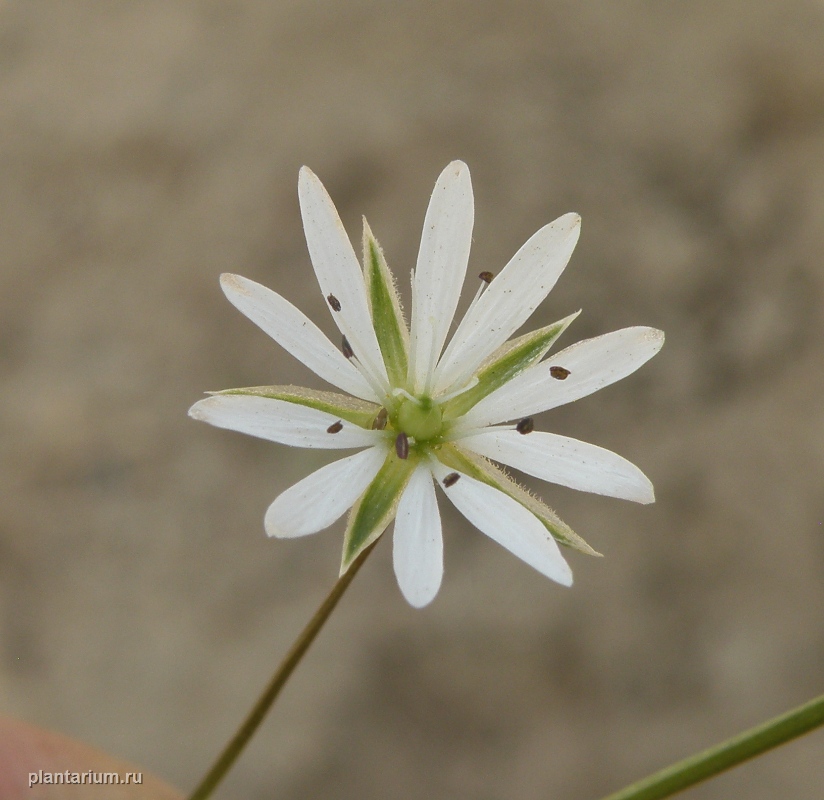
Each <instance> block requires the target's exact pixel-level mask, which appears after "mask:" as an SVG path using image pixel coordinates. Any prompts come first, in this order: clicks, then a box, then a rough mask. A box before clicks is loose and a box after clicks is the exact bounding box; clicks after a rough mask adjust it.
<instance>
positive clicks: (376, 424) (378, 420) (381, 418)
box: [372, 408, 389, 431]
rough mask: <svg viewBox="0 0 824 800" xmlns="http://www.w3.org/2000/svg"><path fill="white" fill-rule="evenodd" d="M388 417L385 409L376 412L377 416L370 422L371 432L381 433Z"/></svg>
mask: <svg viewBox="0 0 824 800" xmlns="http://www.w3.org/2000/svg"><path fill="white" fill-rule="evenodd" d="M388 416H389V412H387V410H386V409H385V408H382V409H381V410H380V411H378V416H377V417H375V419H373V420H372V430H373V431H382V430H383V429H384V428H385V427H386V418H387V417H388Z"/></svg>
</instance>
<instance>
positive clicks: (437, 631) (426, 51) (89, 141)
mask: <svg viewBox="0 0 824 800" xmlns="http://www.w3.org/2000/svg"><path fill="white" fill-rule="evenodd" d="M0 137H1V138H0V159H2V172H0V175H1V176H2V179H0V241H2V272H0V280H1V281H2V283H1V284H0V370H2V402H0V436H2V450H0V497H1V498H2V503H1V504H0V579H1V580H2V583H1V584H0V587H1V589H2V591H1V592H0V603H1V605H0V703H1V705H0V711H2V712H4V713H9V714H14V715H18V716H21V717H24V718H26V719H28V720H30V721H32V722H35V723H38V724H41V725H45V726H50V727H56V728H59V729H62V730H63V731H65V732H67V733H69V734H71V735H74V736H78V737H82V738H84V739H86V740H88V741H90V742H92V743H94V744H95V745H97V746H99V747H102V748H105V749H108V750H110V751H112V752H114V753H116V754H118V755H120V756H123V757H126V758H129V759H132V760H134V761H137V762H138V763H140V764H142V765H143V766H144V767H145V768H147V769H152V770H154V771H156V772H158V773H159V774H161V775H162V776H164V777H165V778H166V779H168V780H169V781H171V782H173V783H175V784H177V785H178V786H180V787H181V788H183V789H188V788H191V787H192V786H193V784H194V782H195V781H196V779H197V778H198V777H199V776H200V774H201V773H202V771H203V770H204V769H205V767H206V765H207V764H208V763H209V762H210V760H211V759H212V757H213V756H214V755H215V753H216V751H217V749H218V748H219V747H220V746H221V745H222V744H223V743H224V741H225V740H226V738H227V737H228V735H229V733H230V732H231V731H232V730H234V727H235V726H236V724H237V723H238V722H239V720H240V718H241V717H242V715H243V714H244V713H245V712H246V710H247V708H248V706H249V705H250V704H251V702H252V700H253V698H254V697H255V696H256V695H257V693H258V691H259V689H260V688H261V686H262V685H263V683H264V682H265V681H266V680H267V678H268V676H269V674H270V673H271V671H272V669H273V667H274V665H275V664H276V663H277V661H278V660H279V658H280V657H281V655H282V654H283V652H284V650H285V649H286V647H287V646H288V644H289V642H290V641H291V640H292V638H293V637H294V635H295V634H296V632H297V631H298V629H299V628H300V626H301V625H302V624H303V623H304V621H305V620H306V619H307V618H308V616H309V615H310V613H311V612H312V611H313V610H314V608H315V606H316V605H317V603H318V602H319V601H320V599H321V597H322V596H323V595H324V594H325V592H326V591H327V589H328V587H329V586H330V585H331V583H332V582H333V581H334V579H335V576H336V570H337V566H338V563H339V557H340V546H341V530H342V525H338V526H335V528H334V529H332V530H329V531H327V532H325V533H323V534H320V535H318V536H316V537H313V538H311V539H308V540H303V541H296V542H273V541H268V540H267V539H266V538H265V536H264V534H263V526H262V519H263V513H264V511H265V509H266V507H267V505H268V503H269V502H270V501H271V500H272V499H273V498H274V497H275V496H276V495H277V494H278V492H280V491H282V490H283V489H284V488H285V487H287V486H288V485H289V484H291V483H292V482H294V481H295V480H297V479H298V478H299V477H301V476H303V475H305V474H306V473H307V472H308V471H309V470H310V469H312V468H315V467H317V466H319V465H320V464H321V463H324V460H325V456H324V455H323V454H319V453H296V452H295V451H290V450H287V449H286V448H281V447H279V446H276V445H271V444H267V443H264V442H258V441H255V440H252V439H249V438H245V437H243V436H241V435H238V434H231V433H227V432H223V431H218V430H216V429H212V428H209V427H207V426H205V425H199V424H197V423H195V422H192V421H190V420H189V419H187V417H186V410H187V408H188V407H189V405H190V404H191V403H192V402H194V401H195V400H197V399H198V398H199V397H200V396H201V394H202V392H203V391H205V390H207V389H220V388H226V387H231V386H239V385H240V386H243V385H256V384H263V383H267V382H271V383H287V382H298V383H310V384H311V385H314V386H318V387H320V386H321V383H320V380H319V379H317V378H314V376H312V375H311V374H310V373H308V371H307V370H305V369H304V368H303V367H302V366H301V365H300V364H298V363H297V362H295V361H294V360H292V359H291V358H290V357H289V356H288V355H286V354H285V353H283V352H282V351H281V350H280V349H279V348H278V347H277V345H275V344H274V343H273V342H271V341H270V340H268V339H267V338H266V336H265V335H264V334H262V333H261V332H259V331H258V330H257V329H256V328H255V327H254V326H253V325H252V324H251V323H249V322H248V321H246V320H245V319H244V318H243V317H241V315H240V314H238V313H237V312H236V311H235V310H234V309H233V308H232V307H231V306H230V305H229V303H228V302H226V301H225V299H224V298H223V296H222V294H221V293H220V290H219V287H218V282H217V278H218V274H219V273H220V272H222V271H234V272H239V273H241V274H243V275H246V276H249V277H251V278H254V279H256V280H259V281H261V282H263V283H265V284H268V285H270V286H272V287H273V288H275V289H277V290H278V291H280V292H282V293H283V294H285V295H286V296H287V297H289V298H290V299H291V300H293V301H294V302H295V303H296V304H297V305H299V306H300V307H301V308H302V309H303V310H304V311H305V312H307V313H308V314H309V315H310V316H311V317H313V318H314V319H316V320H319V321H321V324H322V325H324V326H325V328H326V329H327V330H328V331H330V332H331V329H332V326H331V324H330V321H329V317H328V313H327V310H326V309H325V304H324V302H323V300H322V298H321V297H320V293H319V292H318V290H317V286H316V284H315V281H314V276H313V274H312V273H311V270H310V267H309V261H308V256H307V253H306V247H305V242H304V240H303V233H302V229H301V225H300V218H299V213H298V205H297V196H296V186H297V172H298V168H299V167H300V165H301V164H304V163H306V164H309V165H310V166H311V167H312V168H313V169H314V170H315V171H316V172H317V174H318V175H319V176H320V177H321V178H322V180H323V181H324V182H325V183H326V186H327V187H328V189H329V190H330V192H331V194H332V196H333V197H334V199H335V201H336V203H337V205H338V208H339V210H340V212H341V215H342V217H343V219H344V222H345V223H346V225H347V227H348V229H349V231H350V234H351V235H352V237H353V239H354V240H355V241H356V242H359V239H360V215H361V214H366V215H367V217H368V218H369V221H370V223H371V226H372V228H373V230H374V231H375V232H376V235H377V236H378V238H379V239H380V241H381V243H382V245H383V246H384V248H385V250H386V253H387V257H388V259H389V262H390V265H392V266H393V267H394V269H395V270H396V272H397V273H398V274H399V276H400V278H401V283H402V285H403V286H404V287H406V286H407V277H406V276H407V275H408V273H409V269H410V268H411V267H412V265H413V264H414V259H415V255H416V253H417V245H418V239H419V235H420V228H421V224H422V221H423V214H424V211H425V208H426V204H427V201H428V197H429V193H430V192H431V189H432V186H433V184H434V181H435V179H436V177H437V175H438V173H439V171H440V170H441V169H442V167H443V166H444V165H445V164H446V163H447V162H448V161H449V160H451V159H453V158H462V159H464V160H465V161H467V162H468V164H469V165H470V168H471V170H472V176H473V182H474V186H475V195H476V209H477V211H476V227H475V243H474V249H473V254H472V260H471V264H470V267H471V270H474V272H476V273H477V272H479V271H481V270H486V269H491V270H493V271H494V270H498V269H500V268H501V267H502V266H503V264H504V263H505V262H506V260H507V259H508V258H509V256H510V255H512V253H514V252H515V250H516V249H517V248H518V247H519V246H520V245H521V244H522V243H523V241H525V239H526V238H527V237H528V236H529V235H530V234H532V233H533V232H534V231H535V230H537V228H539V227H540V226H541V225H543V224H544V223H546V222H548V221H549V220H551V219H553V218H554V217H556V216H558V215H560V214H562V213H564V212H566V211H570V210H575V211H578V212H580V213H581V214H582V216H583V220H584V222H583V235H582V238H581V243H580V245H579V247H578V249H577V251H576V253H575V255H574V257H573V259H572V262H571V265H570V267H569V269H568V271H567V272H566V273H565V275H564V276H563V278H562V279H561V281H560V282H559V285H558V286H557V288H556V290H555V291H554V292H553V293H552V294H551V296H550V298H549V299H548V301H547V302H546V303H545V304H544V305H543V306H542V307H541V309H540V310H539V312H538V313H537V314H536V317H535V318H534V319H533V325H532V327H535V326H537V325H539V324H546V323H547V322H549V321H552V320H554V319H558V318H560V317H562V316H564V315H566V314H568V313H570V312H572V311H575V310H577V309H578V308H581V307H583V309H584V313H583V314H582V315H581V317H580V318H579V320H578V321H577V322H576V323H575V324H574V326H573V327H572V329H571V330H570V331H569V332H567V334H566V335H565V337H564V344H565V345H566V344H570V343H571V342H573V341H575V340H577V339H580V338H585V337H587V336H592V335H596V334H599V333H603V332H606V331H609V330H613V329H616V328H620V327H623V326H627V325H636V324H644V325H652V326H656V327H659V328H663V329H665V330H666V332H667V345H666V347H665V349H664V350H663V352H662V353H661V355H659V356H658V357H657V358H656V359H655V360H653V361H652V362H650V364H648V365H647V366H646V367H645V368H644V369H643V370H641V371H640V372H639V373H637V374H636V375H635V376H634V377H633V378H631V379H629V380H627V381H624V382H623V383H621V384H618V385H616V386H614V387H612V388H610V389H608V390H606V391H604V392H602V393H599V394H597V395H594V396H592V397H590V398H588V399H586V400H582V401H581V402H579V403H577V404H574V405H573V406H570V407H566V408H562V409H558V410H557V411H555V412H550V413H548V414H546V415H544V419H542V420H540V422H541V426H542V427H544V428H547V429H550V430H554V431H557V432H560V433H565V434H568V435H572V436H576V437H578V438H581V439H585V440H588V441H593V442H595V443H597V444H600V445H602V446H606V447H610V448H612V449H614V450H616V451H617V452H619V453H621V454H623V455H624V456H626V457H627V458H629V459H631V460H632V461H634V462H636V463H637V464H638V465H640V466H641V467H642V468H643V469H644V470H645V471H646V472H647V473H648V474H649V475H650V477H651V478H652V479H653V481H654V483H655V486H656V490H657V496H658V502H657V504H656V505H655V506H651V507H646V508H645V507H640V506H634V505H632V504H628V503H623V502H620V501H617V500H609V499H605V498H598V497H593V496H589V495H581V494H576V493H575V492H572V491H568V490H563V489H559V488H555V487H546V486H545V487H543V488H542V490H541V491H542V495H543V497H544V498H545V499H546V500H547V501H548V502H549V503H550V504H551V505H553V506H554V507H555V508H557V509H558V511H559V512H560V513H561V515H562V516H563V517H564V518H565V519H566V520H567V521H568V522H570V524H572V526H573V527H574V528H576V529H577V530H578V531H580V532H581V533H582V534H583V535H584V536H585V537H586V538H587V539H589V541H590V542H591V543H592V544H593V545H594V546H595V547H597V548H598V549H600V550H601V551H603V552H604V553H605V555H606V557H605V558H604V559H601V560H596V559H588V558H586V557H583V556H577V555H576V554H573V555H572V556H571V563H572V566H573V568H574V570H575V575H576V585H575V587H574V588H573V589H572V590H564V589H561V588H560V587H557V586H555V585H553V584H551V583H550V582H549V581H547V580H545V579H543V578H542V577H540V576H539V575H538V574H537V573H534V572H533V571H531V570H530V569H529V568H528V567H526V566H525V565H523V564H522V563H521V562H519V561H517V560H516V559H515V558H514V557H512V556H510V555H509V554H508V553H507V552H506V551H504V550H503V549H501V548H499V547H498V546H497V545H495V544H493V543H492V542H490V541H488V540H487V539H485V537H483V536H482V535H481V534H479V533H477V532H475V531H472V530H470V529H468V528H467V527H466V526H464V525H463V524H462V523H461V521H460V520H459V519H458V518H457V517H456V515H455V514H454V513H452V512H451V510H447V511H446V517H447V519H446V529H447V541H446V576H445V581H444V586H443V589H442V591H441V593H440V595H439V597H438V598H437V600H436V601H435V602H434V603H433V604H432V606H430V607H429V608H427V609H426V610H425V611H423V612H417V611H414V610H412V609H410V608H409V607H408V606H407V605H406V604H405V603H404V601H403V599H402V598H401V595H400V593H399V591H398V590H397V587H396V585H395V581H394V576H393V574H392V570H391V563H390V555H391V547H390V546H389V542H388V540H387V541H385V542H383V543H382V544H381V546H379V548H378V550H377V551H376V553H375V555H374V556H373V558H372V559H371V560H370V561H369V562H368V563H367V565H366V567H365V569H364V570H363V572H362V573H361V574H360V575H359V576H358V578H357V580H356V582H355V584H354V585H353V587H352V589H351V591H350V593H349V594H348V595H347V597H346V598H345V600H344V602H343V604H342V607H341V609H340V610H339V612H338V613H337V614H336V615H335V617H333V621H332V623H331V625H330V626H329V628H328V629H327V630H326V631H325V632H324V633H323V635H322V637H321V639H320V640H319V642H318V643H317V645H316V647H315V649H314V650H313V651H312V652H311V654H310V657H309V658H308V660H307V662H306V663H305V664H304V666H303V667H302V668H301V670H300V671H299V672H298V674H297V677H296V679H295V680H294V681H293V682H292V684H291V685H290V686H289V688H288V690H287V691H286V693H285V695H284V697H283V699H282V702H281V703H280V704H279V706H278V707H277V708H276V709H275V712H274V713H273V715H272V716H271V717H270V718H269V720H268V721H267V723H266V724H265V726H264V728H263V730H262V731H261V733H260V735H259V736H258V737H257V739H256V740H255V743H254V745H253V746H252V748H251V749H250V750H249V752H248V753H247V755H246V756H245V757H244V759H243V760H242V762H241V763H240V764H239V765H238V766H237V767H236V769H235V770H234V772H233V773H232V776H231V779H230V780H229V781H228V782H227V784H226V785H225V787H224V790H223V792H222V794H221V795H220V796H221V797H225V798H232V797H234V798H253V799H255V798H260V799H261V800H263V798H273V797H278V798H284V799H285V798H295V800H297V799H299V798H332V799H334V800H350V799H354V798H370V800H371V799H372V798H374V799H375V800H409V799H410V798H413V799H414V798H437V799H440V798H456V799H459V800H497V799H498V798H501V800H509V799H510V798H518V800H561V799H563V800H588V799H589V798H596V797H598V796H600V795H602V794H605V793H607V792H608V791H610V790H614V789H617V788H618V787H620V786H621V785H623V784H625V783H627V782H629V781H631V780H633V779H635V778H638V777H641V776H642V775H644V774H646V773H647V772H649V771H651V770H653V769H655V768H658V767H659V766H662V765H664V764H665V763H668V762H670V761H671V760H674V759H676V758H678V757H681V756H684V755H686V754H688V753H690V752H692V751H694V750H696V749H698V748H700V747H703V746H705V745H708V744H710V743H712V742H714V741H716V740H718V739H720V738H722V737H726V736H728V735H731V734H733V733H736V732H738V731H739V730H740V729H742V728H744V727H746V726H749V725H751V724H754V723H756V722H759V721H761V720H763V719H765V718H766V717H768V716H770V715H772V714H775V713H778V712H780V711H782V710H784V709H785V708H788V707H790V706H791V705H793V704H796V703H799V702H801V701H803V700H805V699H807V698H809V697H811V696H812V695H814V694H817V693H820V692H821V691H822V690H824V529H823V528H824V526H822V521H824V483H823V482H822V467H824V409H823V408H822V395H824V369H822V357H824V337H822V314H821V311H820V309H821V301H822V283H823V282H824V4H823V3H820V2H815V3H813V2H802V1H801V0H788V1H787V2H783V3H780V4H779V3H771V2H752V1H750V2H727V3H720V4H719V3H709V2H693V3H655V2H626V3H583V4H582V3H572V2H507V3H504V2H479V1H478V0H475V1H474V2H468V1H467V2H458V1H457V0H446V1H445V2H441V3H437V4H436V3H424V2H406V3H389V2H383V3H380V2H367V1H363V2H340V3H336V2H316V3H313V2H307V0H291V1H289V2H264V1H263V0H260V1H259V2H255V1H254V0H247V1H246V2H228V1H226V0H201V1H200V2H195V1H194V0H192V1H190V2H184V1H183V0H181V1H180V2H170V1H169V0H156V2H148V1H147V2H111V1H109V0H105V1H104V0H98V2H91V1H89V2H63V1H61V0H51V2H47V1H46V0H18V2H13V0H6V2H4V3H2V4H1V5H0ZM472 290H473V291H474V284H473V287H472ZM822 763H824V733H822V732H818V733H816V734H813V735H811V736H809V737H807V738H806V739H804V740H801V741H799V742H797V743H795V744H792V745H790V746H789V747H787V748H785V749H783V750H782V751H779V752H776V753H774V754H772V755H770V756H769V757H767V758H764V759H762V760H760V761H758V762H757V763H754V764H752V765H750V766H747V767H744V768H741V769H739V770H737V771H735V772H734V773H731V774H729V775H728V776H726V777H723V778H722V779H719V780H716V781H715V782H713V783H711V784H708V785H706V786H705V787H702V788H699V789H697V790H694V791H693V792H692V794H690V797H691V798H696V799H703V800H709V799H710V798H712V799H713V800H718V799H719V798H730V797H746V798H749V799H750V800H768V799H770V800H772V798H776V797H784V798H792V799H793V800H814V799H818V798H820V797H821V796H822V788H821V787H822V785H823V784H824V767H822Z"/></svg>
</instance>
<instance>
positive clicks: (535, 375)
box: [461, 327, 664, 428]
mask: <svg viewBox="0 0 824 800" xmlns="http://www.w3.org/2000/svg"><path fill="white" fill-rule="evenodd" d="M663 344H664V334H663V332H662V331H658V330H655V328H644V327H635V328H623V329H622V330H620V331H613V332H612V333H607V334H604V335H603V336H597V337H595V338H594V339H585V340H584V341H582V342H578V343H576V344H574V345H572V346H571V347H567V348H566V350H562V351H561V352H560V353H556V354H555V355H554V356H550V357H549V358H547V359H545V360H544V361H542V362H541V363H540V364H536V365H535V366H533V367H530V368H529V369H527V370H525V371H524V372H522V373H521V374H520V375H518V377H517V378H515V379H514V380H511V381H510V382H509V383H507V384H504V385H503V386H502V387H501V388H500V389H497V390H496V391H494V392H492V394H490V395H489V396H488V397H485V398H484V399H483V400H481V402H480V403H478V405H476V406H475V407H474V408H471V409H470V410H469V411H468V412H467V413H466V415H465V416H464V417H463V419H462V420H461V427H462V428H466V427H468V426H472V427H478V428H480V427H484V426H486V425H492V424H495V423H497V422H502V421H503V420H509V419H517V418H518V417H528V416H531V415H532V414H538V413H540V412H541V411H546V410H548V409H550V408H557V407H558V406H562V405H564V404H565V403H571V402H572V401H573V400H578V399H579V398H581V397H586V396H587V395H588V394H592V393H593V392H597V391H598V390H599V389H603V388H604V387H605V386H609V385H610V384H611V383H615V381H619V380H621V378H626V377H627V375H631V374H632V373H633V372H635V370H637V369H638V368H639V367H640V366H642V365H643V364H645V363H646V362H647V361H649V360H650V359H651V358H652V357H653V356H654V355H655V354H656V353H657V352H658V351H659V350H660V349H661V347H662V346H663ZM554 366H558V367H563V368H564V369H567V370H569V375H568V377H567V378H566V379H565V380H558V379H557V378H553V377H552V375H551V374H550V369H551V368H552V367H554Z"/></svg>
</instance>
